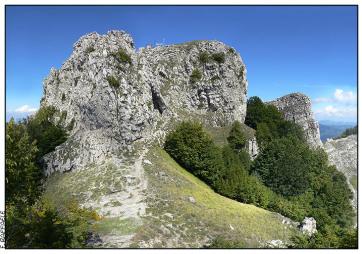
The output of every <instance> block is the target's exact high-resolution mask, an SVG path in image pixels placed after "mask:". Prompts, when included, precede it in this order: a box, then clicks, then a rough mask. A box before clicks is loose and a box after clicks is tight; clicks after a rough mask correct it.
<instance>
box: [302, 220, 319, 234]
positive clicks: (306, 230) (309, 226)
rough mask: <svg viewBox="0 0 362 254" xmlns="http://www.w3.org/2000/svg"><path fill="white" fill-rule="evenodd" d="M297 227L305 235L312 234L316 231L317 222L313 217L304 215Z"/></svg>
mask: <svg viewBox="0 0 362 254" xmlns="http://www.w3.org/2000/svg"><path fill="white" fill-rule="evenodd" d="M299 229H300V230H301V231H302V232H303V234H306V235H309V236H311V235H313V234H315V233H317V222H316V220H315V219H314V218H313V217H305V218H304V220H303V221H302V223H301V224H300V225H299Z"/></svg>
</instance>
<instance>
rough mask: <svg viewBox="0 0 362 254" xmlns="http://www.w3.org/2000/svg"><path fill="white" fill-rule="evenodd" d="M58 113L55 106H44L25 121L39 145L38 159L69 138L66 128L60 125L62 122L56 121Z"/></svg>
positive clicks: (31, 135)
mask: <svg viewBox="0 0 362 254" xmlns="http://www.w3.org/2000/svg"><path fill="white" fill-rule="evenodd" d="M56 113H57V110H56V109H55V108H54V107H42V108H40V109H39V111H38V112H37V113H36V114H35V115H34V116H33V117H31V118H28V120H27V121H25V125H26V128H27V131H28V133H29V136H30V138H31V140H32V141H36V145H37V147H38V154H37V160H39V159H40V158H41V157H42V156H43V155H45V154H47V153H50V152H52V151H54V149H55V147H57V146H58V145H60V144H62V143H63V142H65V141H66V140H67V133H66V130H65V129H64V128H62V127H61V126H60V122H58V123H54V116H55V114H56Z"/></svg>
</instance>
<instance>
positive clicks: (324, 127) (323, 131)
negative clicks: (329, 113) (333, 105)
mask: <svg viewBox="0 0 362 254" xmlns="http://www.w3.org/2000/svg"><path fill="white" fill-rule="evenodd" d="M354 126H355V124H353V123H349V124H346V123H335V124H333V122H330V124H328V122H327V124H326V123H320V124H319V130H320V135H321V140H322V142H325V141H327V139H329V138H335V137H338V136H339V135H341V134H342V132H344V131H345V130H346V129H348V128H352V127H354Z"/></svg>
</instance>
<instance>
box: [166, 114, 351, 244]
mask: <svg viewBox="0 0 362 254" xmlns="http://www.w3.org/2000/svg"><path fill="white" fill-rule="evenodd" d="M264 109H265V108H264ZM255 110H256V111H257V110H259V109H255ZM266 111H267V112H268V111H270V112H271V114H270V115H269V116H267V117H264V116H262V115H260V118H259V119H258V120H257V121H255V126H258V123H262V124H263V125H264V126H265V128H269V130H270V129H272V130H274V131H275V132H269V134H270V135H269V138H270V139H262V142H263V144H264V145H263V146H262V148H261V151H260V153H259V155H258V156H257V158H256V159H255V161H253V162H252V163H250V160H249V157H248V154H247V153H246V150H245V136H244V134H243V132H242V130H241V125H240V123H237V122H236V123H234V124H233V126H232V128H231V131H230V134H229V137H228V138H227V140H228V144H226V145H224V146H223V147H219V146H217V145H215V143H214V142H213V140H212V138H211V137H210V135H209V134H208V133H206V132H205V131H204V130H203V128H202V126H201V124H199V123H195V122H182V123H181V124H180V125H179V126H178V127H176V129H175V130H174V131H173V132H171V133H170V134H169V135H168V136H167V137H166V142H165V150H166V151H167V152H168V153H169V154H170V155H171V156H172V157H173V158H174V159H175V160H176V161H177V162H178V163H180V165H182V166H183V167H185V168H186V169H187V170H188V171H190V172H191V173H193V174H194V175H195V176H197V177H199V178H200V179H201V180H203V181H204V182H205V183H207V184H209V185H210V186H211V187H212V188H213V189H214V190H215V191H216V192H218V193H220V194H222V195H224V196H226V197H229V198H232V199H235V200H237V201H240V202H244V203H249V204H254V205H257V206H259V207H262V208H266V209H268V210H271V211H275V212H278V213H281V214H282V215H285V216H287V217H289V218H291V219H293V220H297V221H302V220H303V218H304V217H307V216H311V217H314V218H315V219H316V220H317V227H318V228H317V229H318V233H317V234H315V235H314V236H313V237H312V238H311V239H317V238H318V241H315V242H316V243H315V245H313V244H312V242H313V240H311V239H308V243H309V244H310V246H318V247H319V248H320V247H328V246H331V244H332V242H333V243H334V244H336V245H337V246H342V245H343V244H342V242H340V241H342V240H341V239H342V238H343V237H344V235H345V234H347V232H349V231H348V229H349V228H350V227H351V226H352V218H353V215H354V213H353V210H352V207H351V204H350V202H349V199H350V198H351V195H352V194H351V191H350V190H349V188H348V185H347V183H346V179H345V177H344V176H343V174H342V173H340V172H338V171H337V170H336V168H335V167H334V166H329V165H328V160H327V155H326V154H325V152H324V151H323V150H321V149H318V150H313V149H311V148H309V146H308V145H307V144H306V143H305V141H304V138H302V137H301V135H300V131H299V130H300V129H299V128H296V127H295V126H294V124H293V123H290V124H286V123H285V122H283V121H284V120H281V119H280V118H279V119H278V118H277V119H275V117H274V116H277V115H278V114H277V112H275V111H274V109H273V108H272V109H266ZM273 114H274V116H273V117H272V115H273ZM249 119H251V120H252V118H251V117H249ZM265 119H266V120H265ZM263 125H261V126H263ZM259 126H260V125H259ZM285 126H287V128H284V127H285ZM281 129H283V130H285V129H286V130H287V131H285V132H283V131H280V130H281ZM257 133H258V129H257ZM335 239H338V241H337V240H335ZM296 246H298V243H297V240H296Z"/></svg>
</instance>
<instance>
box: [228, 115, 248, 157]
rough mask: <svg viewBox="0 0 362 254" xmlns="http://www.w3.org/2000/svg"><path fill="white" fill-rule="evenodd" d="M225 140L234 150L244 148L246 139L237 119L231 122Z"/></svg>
mask: <svg viewBox="0 0 362 254" xmlns="http://www.w3.org/2000/svg"><path fill="white" fill-rule="evenodd" d="M227 141H228V143H229V145H230V147H231V148H233V149H235V150H238V151H240V150H241V149H243V148H245V142H246V139H245V135H244V132H243V129H242V127H241V123H240V122H239V121H235V122H234V123H233V124H232V126H231V130H230V133H229V136H228V137H227Z"/></svg>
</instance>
